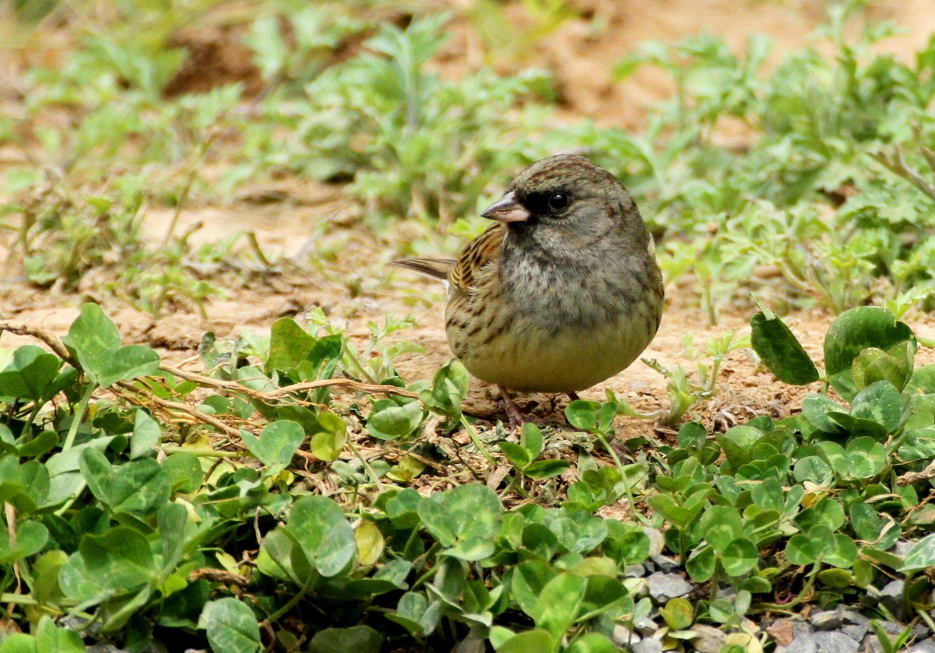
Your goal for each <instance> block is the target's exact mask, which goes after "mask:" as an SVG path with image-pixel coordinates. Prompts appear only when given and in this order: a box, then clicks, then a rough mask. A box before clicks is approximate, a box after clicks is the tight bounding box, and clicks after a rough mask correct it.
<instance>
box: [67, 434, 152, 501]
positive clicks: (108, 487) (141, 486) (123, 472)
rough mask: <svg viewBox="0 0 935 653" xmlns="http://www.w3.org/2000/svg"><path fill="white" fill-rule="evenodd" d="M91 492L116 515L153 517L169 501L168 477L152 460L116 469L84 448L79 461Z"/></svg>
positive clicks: (97, 453)
mask: <svg viewBox="0 0 935 653" xmlns="http://www.w3.org/2000/svg"><path fill="white" fill-rule="evenodd" d="M79 466H80V468H81V475H82V476H83V477H84V480H85V481H86V482H87V484H88V487H89V488H90V489H91V492H93V493H94V496H96V497H97V498H98V499H100V500H101V501H102V502H103V503H104V504H106V505H107V506H108V507H109V508H110V509H111V510H112V511H113V512H115V513H120V512H141V513H150V512H153V511H155V509H156V508H157V507H158V506H160V505H162V504H164V503H165V502H166V501H168V499H169V491H170V488H169V477H168V475H167V474H165V473H164V472H163V469H162V467H161V466H160V465H159V463H157V462H156V461H155V460H153V459H152V458H140V459H138V460H134V461H131V462H128V463H126V464H124V465H121V466H120V467H116V468H115V467H114V466H113V465H111V464H110V462H109V461H108V460H107V457H106V456H105V455H104V454H102V453H101V452H100V451H98V450H97V449H93V448H90V447H88V448H85V449H84V450H83V451H82V452H81V458H80V461H79Z"/></svg>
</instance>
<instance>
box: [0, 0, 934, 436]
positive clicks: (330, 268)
mask: <svg viewBox="0 0 935 653" xmlns="http://www.w3.org/2000/svg"><path fill="white" fill-rule="evenodd" d="M449 2H450V4H451V5H452V6H453V7H454V9H455V10H456V11H458V10H464V9H466V8H467V6H468V5H470V0H449ZM823 4H824V3H823V2H820V0H800V1H798V2H796V1H794V0H790V1H788V2H762V1H753V0H742V1H734V2H728V1H726V0H700V1H699V0H657V1H656V2H651V3H649V2H636V1H635V0H629V1H621V0H574V2H572V3H571V5H572V6H573V7H574V9H575V11H576V12H577V13H578V15H579V16H581V17H582V18H580V19H572V20H568V21H566V22H565V23H564V24H562V25H561V26H560V28H559V29H557V30H556V31H555V32H554V33H552V34H550V35H548V36H547V37H545V38H544V39H543V40H542V41H541V42H540V43H539V44H537V45H535V46H534V47H531V48H530V49H529V51H528V52H527V53H526V54H525V55H524V58H523V60H522V62H521V63H522V65H532V64H534V65H539V66H547V67H549V68H551V69H552V70H554V71H555V73H556V75H557V79H558V80H559V87H560V89H561V96H562V100H563V105H562V111H561V114H560V116H561V119H562V120H565V121H573V120H579V119H581V118H583V117H590V118H593V119H595V120H597V121H598V122H600V123H601V124H604V125H614V126H620V127H624V128H627V129H639V128H640V126H641V125H642V124H643V122H644V118H645V115H646V110H647V108H648V107H649V106H650V105H651V104H652V103H653V102H655V101H657V100H659V99H660V98H663V97H665V96H666V95H667V94H668V93H670V92H671V87H670V86H669V84H668V82H667V80H665V79H664V78H663V77H662V76H661V75H659V74H657V73H654V71H652V70H650V69H646V70H641V71H639V72H638V73H637V74H636V75H634V76H633V77H631V78H629V79H627V80H626V81H624V82H622V83H618V82H615V81H613V79H612V78H611V76H610V70H611V66H610V65H609V64H611V63H612V62H615V61H618V60H619V59H621V58H622V57H623V56H625V55H626V54H627V53H628V52H629V51H631V50H632V49H633V48H635V47H636V46H637V45H638V44H639V42H641V41H643V40H663V41H670V42H674V41H678V40H680V39H681V38H683V37H685V36H687V35H690V34H694V33H696V32H697V31H698V30H700V29H706V30H709V31H711V32H715V33H719V34H723V35H724V36H725V37H726V38H727V39H728V41H729V42H730V43H731V45H732V46H733V47H736V48H738V49H740V48H742V47H743V44H744V41H745V38H746V35H747V33H748V32H750V31H753V30H757V31H761V32H766V33H768V34H769V35H771V36H772V37H773V38H774V39H775V41H776V43H777V52H782V51H785V50H788V49H791V48H795V47H798V46H801V45H802V44H803V43H804V42H805V41H806V35H807V34H808V33H809V32H810V31H811V30H812V28H813V26H814V25H815V24H816V23H817V22H818V21H819V20H820V17H821V12H822V6H823ZM504 7H505V9H504V16H505V17H506V18H507V19H509V20H516V21H520V22H521V21H523V20H524V16H523V10H522V8H521V4H520V3H519V2H513V3H507V4H506V5H504ZM868 16H869V20H882V19H889V18H891V19H893V20H895V21H897V22H898V23H899V24H900V25H902V26H904V27H905V28H906V29H907V33H906V34H905V35H904V36H901V37H899V38H898V39H891V40H889V41H887V44H886V47H887V48H890V49H891V51H892V52H894V53H895V54H896V55H897V56H900V57H908V56H910V54H911V53H912V52H913V51H914V50H915V49H916V48H918V47H920V46H921V45H922V44H923V43H924V42H925V41H926V40H927V39H928V38H929V35H930V34H931V33H932V32H935V12H932V11H931V10H930V0H885V1H883V0H881V1H879V2H876V3H874V5H873V7H872V9H871V10H870V11H869V13H868ZM591 17H599V18H600V21H599V23H600V24H601V25H602V27H601V28H600V29H599V30H595V29H594V28H593V22H592V21H590V20H586V18H591ZM452 35H453V38H452V39H451V41H450V42H449V44H448V45H447V46H446V48H445V51H444V52H443V54H442V56H441V57H440V58H439V62H438V66H439V67H440V68H441V69H442V70H443V71H444V72H445V74H449V75H458V74H460V73H461V72H463V71H465V70H469V69H471V68H474V67H477V66H480V65H483V63H484V62H483V60H482V58H481V55H480V52H481V48H480V43H481V41H480V39H481V36H480V35H478V34H477V33H476V32H473V31H471V29H469V27H468V23H467V22H466V21H465V20H463V19H456V20H455V22H454V23H453V25H452ZM236 39H237V36H236V34H232V33H230V32H225V31H224V30H221V29H214V30H213V31H212V30H210V29H209V30H207V31H199V32H197V33H192V34H183V35H179V37H178V42H179V44H181V45H184V46H188V47H190V48H191V50H192V51H193V52H194V53H195V55H196V56H195V58H194V59H193V63H192V64H191V65H195V66H199V65H200V66H204V67H205V69H204V70H203V71H202V72H203V73H204V75H203V76H208V77H210V78H212V79H216V80H220V81H227V80H228V79H231V78H234V79H242V80H243V81H245V83H246V84H247V86H248V88H252V89H254V90H255V89H256V86H255V85H253V86H251V84H254V82H255V77H254V76H253V75H254V72H252V71H251V69H250V67H249V66H245V65H244V61H243V57H244V56H245V54H244V51H243V50H242V49H238V47H237V46H236ZM51 42H53V43H54V42H55V41H51ZM231 43H234V44H235V45H231ZM225 44H227V45H225ZM212 52H215V53H217V52H221V53H223V55H224V56H215V57H212V56H208V55H210V53H212ZM205 53H208V55H205ZM49 59H53V60H54V57H53V56H52V55H51V54H50V53H49V52H42V53H37V52H29V53H21V56H20V59H19V60H18V62H17V63H9V62H8V64H7V67H6V68H4V69H3V70H2V71H0V79H7V80H10V79H13V78H15V76H16V74H18V73H21V72H22V70H23V69H24V68H25V66H27V65H29V64H31V63H38V62H39V61H42V62H43V63H46V64H48V63H49ZM215 60H217V61H218V62H219V63H212V62H215ZM199 62H200V63H199ZM518 65H519V64H516V63H510V64H503V65H502V66H503V68H504V69H509V68H510V67H511V66H513V67H516V66H518ZM184 75H186V76H187V77H185V78H180V79H178V80H176V83H175V86H173V92H181V90H191V89H195V88H200V86H199V84H201V83H202V82H201V81H192V80H196V79H197V78H198V76H197V75H193V71H192V70H191V69H190V68H186V70H185V71H184ZM186 80H189V81H186ZM0 86H3V85H2V84H0ZM7 88H8V91H7V92H6V93H7V94H6V95H4V94H3V93H0V102H12V101H13V100H11V99H10V98H15V92H14V91H13V90H10V89H15V84H14V86H10V87H7ZM20 157H21V155H20V154H18V153H16V152H12V151H11V150H9V149H8V150H5V151H3V152H0V166H3V164H8V165H12V164H14V163H16V162H17V161H18V160H19V159H20ZM271 194H275V195H276V197H279V198H280V199H281V200H282V201H278V202H272V203H269V202H265V203H264V202H259V201H257V199H258V198H264V197H265V198H268V197H269V196H271ZM170 215H171V211H170V210H169V209H162V208H151V209H150V210H149V211H148V214H147V223H146V233H147V237H148V238H151V239H153V241H156V240H157V239H159V238H160V237H161V236H162V234H163V232H164V230H165V228H166V224H167V223H168V220H169V217H170ZM181 220H182V225H181V226H180V229H185V228H187V227H188V226H191V225H194V224H199V223H200V224H201V225H202V227H201V230H200V231H199V232H197V234H196V236H195V240H196V241H197V240H198V239H203V240H206V241H213V240H216V239H218V238H221V237H223V236H225V235H230V234H233V233H237V232H241V231H244V230H251V231H253V232H255V233H256V235H257V239H258V240H259V242H260V243H261V245H262V247H263V249H264V251H265V252H266V254H267V256H269V257H271V258H275V259H280V260H283V261H287V262H288V261H294V262H295V265H286V266H284V271H283V272H282V273H280V274H276V275H267V276H265V277H264V276H262V275H247V276H245V278H244V279H242V280H241V285H240V287H236V288H234V289H233V290H231V291H230V292H229V295H228V297H227V298H225V299H214V300H211V301H210V302H209V303H208V305H207V311H208V316H209V317H208V318H207V319H203V318H202V317H200V316H199V314H198V312H197V311H196V310H194V308H193V307H192V308H180V309H178V310H177V311H175V312H174V313H173V314H172V315H170V316H167V317H164V318H162V319H154V318H152V317H150V316H149V315H146V314H143V313H141V312H139V311H136V310H134V309H132V308H129V307H128V306H127V305H126V304H123V303H121V302H119V301H116V300H106V302H105V308H106V310H107V311H108V313H109V314H110V315H111V316H112V317H113V318H114V319H115V321H116V322H117V324H118V326H119V327H120V329H121V331H122V333H123V334H124V336H125V338H126V339H127V340H128V341H131V342H142V343H147V344H151V345H153V346H156V347H158V348H160V349H161V350H163V351H164V352H165V354H166V356H167V357H168V358H169V360H171V361H173V362H183V363H185V362H186V361H187V363H186V364H189V365H191V366H192V367H195V368H196V367H197V361H195V360H194V353H195V352H194V349H195V347H196V346H197V344H198V341H199V340H200V338H201V335H202V333H203V332H205V331H208V330H212V331H215V332H216V333H217V334H218V336H220V337H229V336H235V335H237V334H238V333H241V332H243V331H244V330H254V331H260V332H263V331H266V330H267V329H268V328H269V325H270V324H271V323H272V322H273V321H274V320H275V319H277V318H278V317H280V316H284V315H290V316H295V315H299V316H301V314H302V313H303V312H304V310H305V309H307V308H308V307H311V306H320V307H322V308H323V309H324V310H325V311H326V312H328V314H329V315H331V316H332V317H333V318H334V319H336V320H338V321H346V323H347V329H348V331H347V332H348V334H349V335H350V336H351V337H352V339H353V340H355V341H358V342H363V340H364V339H365V338H366V335H367V330H366V326H365V325H366V322H367V321H369V320H374V319H377V320H379V319H381V318H382V316H383V315H384V314H385V313H386V312H392V313H394V314H396V315H401V314H405V313H412V314H414V315H415V316H416V317H417V321H418V323H417V326H416V327H413V328H411V329H408V330H406V331H402V332H400V333H399V334H397V335H396V336H394V337H397V338H400V339H405V340H411V341H414V342H417V343H419V344H420V345H422V346H423V347H424V348H425V353H424V354H420V355H410V356H408V357H405V358H403V359H401V361H400V364H399V367H400V369H401V371H402V372H403V374H404V376H405V377H406V378H407V380H416V379H425V380H429V379H430V378H431V376H432V374H433V373H434V371H435V370H436V369H437V368H438V367H439V366H440V365H441V364H443V363H444V362H445V361H446V360H448V358H449V357H450V356H451V354H450V351H449V350H448V347H447V344H446V342H445V339H444V333H443V319H442V312H443V296H442V292H441V288H440V287H438V286H436V285H433V284H432V283H431V282H430V281H422V280H414V279H412V278H411V276H410V275H403V274H394V275H391V274H390V273H389V272H387V271H384V269H383V268H381V267H374V266H373V265H372V262H373V261H388V260H390V259H391V258H393V256H394V252H395V251H396V249H397V243H394V242H393V241H394V239H396V238H404V237H405V235H406V226H405V225H400V226H399V227H397V228H395V229H391V230H389V231H388V232H387V233H385V234H383V235H379V236H378V235H374V234H372V233H371V232H369V231H368V230H365V229H364V228H362V227H360V226H359V223H358V222H357V221H356V220H355V219H354V212H353V211H351V209H350V207H349V206H348V204H347V202H346V201H345V200H343V199H342V198H341V195H340V189H339V188H338V187H333V186H325V185H320V184H315V183H312V182H309V181H306V180H299V179H286V180H280V181H277V182H275V183H270V184H257V185H255V186H248V187H247V188H245V189H244V190H243V192H242V193H241V195H240V199H239V200H238V201H237V202H235V203H233V204H232V205H228V206H220V205H218V206H214V205H197V203H192V204H191V205H190V206H188V207H187V208H186V209H185V211H184V212H183V213H182V216H181ZM312 239H314V242H315V244H316V247H318V248H319V249H325V250H327V251H329V252H332V256H329V257H328V258H326V259H324V258H323V259H320V260H317V261H314V260H313V261H309V259H308V257H307V255H306V254H305V252H307V251H308V244H309V243H310V242H311V241H312ZM323 244H324V247H323ZM453 249H454V248H452V251H439V252H437V253H438V254H439V255H450V254H452V253H453ZM19 275H20V272H19V270H18V269H17V267H16V261H15V259H14V260H11V261H8V264H7V266H6V268H5V271H4V273H3V281H4V283H3V286H2V287H0V311H2V317H3V318H5V319H7V320H10V321H14V322H18V323H26V324H36V325H41V326H43V327H46V328H48V329H51V330H52V331H55V332H58V333H64V332H65V331H66V330H67V328H68V325H69V324H70V323H71V322H72V320H73V319H74V318H75V317H76V315H77V312H78V306H79V305H80V304H81V302H82V301H83V300H85V299H86V298H87V297H95V293H94V288H93V287H88V288H87V289H86V293H85V294H83V295H62V294H58V293H55V292H53V291H43V290H38V289H36V288H34V287H32V286H30V285H28V284H26V283H24V282H23V281H22V279H21V277H20V276H19ZM667 294H668V297H669V306H668V308H667V311H666V314H665V316H664V319H663V323H662V329H661V331H660V333H659V334H658V336H657V337H656V339H655V341H654V342H653V343H652V345H651V346H650V348H649V349H648V350H647V351H646V353H645V354H644V355H645V357H646V358H651V359H656V360H658V361H659V362H660V363H661V364H662V365H664V366H666V367H669V368H674V367H676V366H678V365H682V366H683V367H686V368H687V369H693V368H694V363H692V361H690V360H689V359H687V358H686V357H685V355H684V353H683V347H682V342H683V338H684V337H685V335H686V334H690V335H691V336H692V337H693V338H694V341H695V343H696V344H698V345H702V344H703V343H704V342H705V341H706V340H707V339H708V338H711V337H714V336H716V335H718V334H720V333H721V332H722V331H723V330H725V329H736V330H739V331H746V330H748V323H749V318H750V316H751V315H750V314H737V315H722V316H721V320H720V323H719V324H718V325H716V326H714V327H706V326H704V324H705V318H704V315H703V314H702V312H701V310H700V308H699V307H698V306H697V303H696V297H697V293H695V292H693V291H692V290H691V289H690V288H688V289H686V288H684V287H682V288H679V287H670V288H669V289H668V293H667ZM830 321H831V317H830V316H829V315H828V314H826V313H823V312H809V313H802V314H798V315H793V316H790V317H789V318H788V322H789V324H790V325H791V326H792V328H793V330H794V331H795V332H796V334H797V335H798V336H799V337H800V339H802V340H803V342H804V343H805V345H806V349H807V350H808V351H809V352H810V353H811V354H812V355H813V357H815V358H816V359H820V358H821V342H822V338H823V336H824V332H825V330H826V328H827V326H828V324H829V323H830ZM909 321H910V324H911V326H912V327H913V328H914V329H915V330H916V331H917V332H918V333H921V334H924V335H928V336H929V337H933V336H935V322H933V321H932V320H931V319H930V318H928V317H926V316H916V317H914V318H912V319H910V320H909ZM24 342H26V340H25V339H23V338H20V337H17V336H13V335H11V334H9V333H4V334H3V335H2V341H0V346H4V347H7V348H13V347H15V346H18V345H20V344H23V343H24ZM920 360H921V361H923V362H932V361H933V360H935V356H933V355H932V353H931V352H930V351H926V352H920ZM605 387H607V388H611V389H613V390H614V391H615V392H616V393H617V394H618V395H619V396H620V397H621V398H623V399H625V400H626V401H628V402H630V403H631V404H632V406H633V407H634V408H636V409H637V410H640V411H644V412H650V411H654V410H658V409H664V408H666V407H667V402H668V400H667V397H666V391H665V380H664V379H663V378H662V377H661V376H660V375H659V374H658V373H657V372H655V371H654V370H652V369H650V368H649V367H648V366H646V365H643V364H641V363H637V364H635V365H634V366H633V367H632V368H631V369H629V370H627V371H625V372H624V373H622V374H621V375H619V376H618V377H616V378H614V379H611V380H610V381H608V382H607V383H606V384H603V385H602V386H601V387H598V388H593V389H591V390H589V391H587V392H585V393H583V397H584V398H593V399H601V398H602V397H603V392H604V388H605ZM809 390H810V389H809V388H798V389H797V388H790V387H789V386H785V385H782V384H779V383H777V382H775V381H774V379H773V378H772V376H771V375H770V374H769V373H768V372H767V371H765V370H764V369H762V367H761V366H758V365H757V363H756V361H755V360H754V357H753V356H752V354H751V353H750V352H746V351H739V352H735V353H733V354H732V355H731V357H730V359H729V361H728V362H727V363H726V364H725V365H724V366H723V367H722V371H721V375H720V378H719V380H718V390H717V393H716V395H715V396H714V397H713V398H712V399H710V400H708V401H706V402H704V403H702V404H699V405H698V406H697V407H696V409H694V410H693V411H692V412H691V413H690V416H692V417H695V418H699V419H703V420H704V421H705V422H707V423H708V425H709V426H710V425H716V426H718V427H719V428H724V427H725V426H730V425H731V424H733V423H737V422H742V421H744V420H745V419H747V418H749V417H750V416H753V415H754V414H760V413H763V412H770V413H772V414H774V415H776V416H777V417H781V416H784V415H786V414H788V412H789V411H790V410H794V409H795V408H796V407H797V406H798V405H799V402H800V400H801V397H802V396H804V394H805V393H806V392H808V391H809ZM529 401H536V402H538V403H539V404H541V407H540V409H539V410H538V413H537V414H539V415H540V416H541V417H543V418H545V419H547V420H548V419H560V415H559V414H557V413H552V414H551V415H549V414H544V413H543V409H544V407H545V406H547V405H548V404H549V401H548V399H547V398H544V397H532V398H530V399H529V400H527V403H528V402H529ZM470 404H471V406H472V408H473V409H474V410H477V411H479V412H481V413H486V414H489V415H491V416H493V417H495V416H496V415H497V408H496V406H495V403H494V402H493V401H492V400H491V398H490V391H489V388H485V387H483V386H481V385H480V384H475V385H474V386H473V388H472V392H471V397H470ZM653 428H654V426H653V424H652V422H650V421H645V420H644V421H639V420H629V421H627V423H626V425H625V430H626V431H627V433H628V434H630V433H632V434H647V435H648V434H651V433H652V432H653ZM658 433H659V431H657V434H658Z"/></svg>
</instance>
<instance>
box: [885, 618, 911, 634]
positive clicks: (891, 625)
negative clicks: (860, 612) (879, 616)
mask: <svg viewBox="0 0 935 653" xmlns="http://www.w3.org/2000/svg"><path fill="white" fill-rule="evenodd" d="M880 625H881V626H883V630H884V631H885V632H886V634H887V635H898V634H900V633H901V632H903V630H905V629H906V627H905V626H903V625H902V624H898V623H896V622H895V621H881V622H880Z"/></svg>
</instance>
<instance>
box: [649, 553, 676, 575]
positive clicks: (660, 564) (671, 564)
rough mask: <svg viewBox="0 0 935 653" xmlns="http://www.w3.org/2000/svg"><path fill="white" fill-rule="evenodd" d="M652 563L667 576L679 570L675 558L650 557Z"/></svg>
mask: <svg viewBox="0 0 935 653" xmlns="http://www.w3.org/2000/svg"><path fill="white" fill-rule="evenodd" d="M652 561H653V564H655V565H656V569H658V570H659V571H662V572H665V573H667V574H670V573H672V572H673V571H675V570H677V569H678V568H679V563H678V561H677V560H676V559H675V558H670V557H669V556H664V555H655V556H652Z"/></svg>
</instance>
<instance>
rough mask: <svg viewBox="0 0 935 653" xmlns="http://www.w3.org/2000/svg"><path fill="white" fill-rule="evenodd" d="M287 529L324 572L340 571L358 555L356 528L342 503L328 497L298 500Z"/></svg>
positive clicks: (316, 565) (332, 573)
mask: <svg viewBox="0 0 935 653" xmlns="http://www.w3.org/2000/svg"><path fill="white" fill-rule="evenodd" d="M284 530H285V531H286V533H288V535H289V536H290V537H291V538H292V539H293V541H295V542H296V543H297V544H298V545H299V546H300V547H301V549H302V552H303V553H304V554H305V556H306V558H307V559H308V561H309V562H310V563H311V564H312V565H313V566H314V567H315V569H316V570H317V571H318V573H320V574H321V575H322V576H325V577H332V576H336V575H338V574H340V573H341V572H343V571H344V570H345V569H347V568H348V567H349V565H350V564H351V563H352V562H353V561H354V560H355V559H356V558H357V541H356V540H355V539H354V530H353V529H352V528H351V525H350V523H349V522H348V521H347V518H346V517H345V516H344V511H343V510H341V508H340V506H338V504H337V503H335V502H334V500H332V499H329V498H327V497H322V496H305V497H302V498H301V499H299V500H298V501H296V502H295V503H294V504H293V506H292V511H291V512H290V513H289V521H288V523H287V524H286V526H284Z"/></svg>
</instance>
